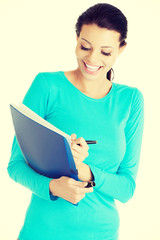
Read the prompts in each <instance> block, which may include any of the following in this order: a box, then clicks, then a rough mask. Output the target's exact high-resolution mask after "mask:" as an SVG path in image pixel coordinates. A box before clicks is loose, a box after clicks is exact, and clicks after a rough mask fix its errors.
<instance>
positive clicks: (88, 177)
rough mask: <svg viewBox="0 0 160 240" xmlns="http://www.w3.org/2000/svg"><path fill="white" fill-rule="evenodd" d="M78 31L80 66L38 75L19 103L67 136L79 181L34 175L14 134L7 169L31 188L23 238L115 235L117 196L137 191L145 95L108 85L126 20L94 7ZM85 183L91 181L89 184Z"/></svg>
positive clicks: (88, 239) (109, 239)
mask: <svg viewBox="0 0 160 240" xmlns="http://www.w3.org/2000/svg"><path fill="white" fill-rule="evenodd" d="M76 33H77V47H76V57H77V62H78V67H77V69H76V70H73V71H68V72H63V71H59V72H49V73H47V72H45V73H39V74H38V75H37V76H36V77H35V79H34V81H33V83H32V85H31V87H30V89H29V90H28V92H27V94H26V96H25V98H24V100H23V103H24V104H25V105H27V106H28V107H29V108H31V109H32V110H33V111H35V112H36V113H38V114H39V115H40V116H41V117H43V118H45V119H46V120H47V121H49V122H50V123H52V124H53V125H55V126H56V127H58V128H59V129H61V130H62V131H64V132H66V133H68V134H70V135H71V137H72V144H71V150H72V154H73V157H74V160H75V163H76V167H77V170H78V177H79V179H80V180H81V181H76V180H74V179H71V178H69V177H64V176H63V177H61V178H58V179H50V178H47V177H44V176H41V175H39V174H38V173H36V172H35V171H33V170H32V169H31V168H30V167H29V166H28V165H27V164H26V162H25V160H24V158H23V155H22V154H21V151H20V149H19V147H18V144H17V141H16V138H15V139H14V143H13V147H12V155H11V158H10V162H9V165H8V173H9V175H10V177H11V178H12V179H14V180H15V181H16V182H19V183H20V184H22V185H24V186H25V187H27V188H29V189H30V190H31V191H32V193H33V194H32V198H31V202H30V205H29V207H28V210H27V213H26V218H25V222H24V225H23V227H22V229H21V231H20V234H19V239H20V240H35V239H37V240H42V239H43V240H44V239H45V240H53V239H56V240H62V239H65V240H67V239H76V240H103V239H105V240H117V239H118V235H119V234H118V232H119V216H118V212H117V208H116V205H115V199H116V200H119V201H121V202H123V203H125V202H127V201H128V200H129V199H130V198H131V197H132V196H133V193H134V190H135V180H136V175H137V170H138V164H139V158H140V149H141V142H142V133H143V118H144V117H143V116H144V113H143V112H144V111H143V109H144V106H143V95H142V93H141V92H140V91H139V90H138V89H137V88H133V87H129V86H126V85H121V84H118V83H113V82H111V77H112V74H111V73H112V66H113V64H114V62H115V61H116V59H117V57H118V56H119V55H120V54H121V53H122V52H123V50H124V49H125V47H126V41H125V40H126V37H127V20H126V17H125V16H124V15H123V13H122V12H121V11H120V10H119V9H117V8H116V7H114V6H112V5H109V4H96V5H94V6H93V7H91V8H89V9H87V10H86V11H85V12H84V13H82V15H81V16H80V17H79V18H78V21H77V24H76ZM85 139H91V140H97V144H96V145H90V146H88V145H87V143H86V141H85ZM78 144H79V145H78ZM88 181H95V184H96V185H95V186H94V187H89V188H86V185H87V183H88ZM71 203H79V204H78V206H75V205H73V204H71Z"/></svg>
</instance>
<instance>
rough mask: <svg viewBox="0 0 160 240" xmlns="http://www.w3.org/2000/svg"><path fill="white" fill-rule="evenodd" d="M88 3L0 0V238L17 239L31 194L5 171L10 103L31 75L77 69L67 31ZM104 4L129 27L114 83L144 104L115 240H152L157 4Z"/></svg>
mask: <svg viewBox="0 0 160 240" xmlns="http://www.w3.org/2000/svg"><path fill="white" fill-rule="evenodd" d="M101 2H105V1H101ZM95 3H98V2H97V1H89V0H81V1H76V0H75V1H72V0H67V1H65V0H64V1H61V0H59V1H56V2H55V1H54V0H52V1H51V0H45V1H42V0H26V1H24V0H14V1H11V0H1V1H0V82H1V85H0V114H1V117H0V121H1V122H0V123H1V124H0V141H1V142H0V194H1V195H0V239H3V240H12V239H13V240H14V239H16V238H17V236H18V233H19V231H20V228H21V226H22V224H23V220H24V216H25V211H26V208H27V206H28V204H29V200H30V195H31V192H30V191H29V190H28V189H26V188H24V187H22V186H21V185H19V184H17V183H15V182H14V181H13V180H11V179H10V178H9V176H8V174H7V170H6V168H7V165H8V161H9V157H10V150H11V145H12V140H13V134H14V130H13V125H12V120H11V115H10V111H9V103H11V102H17V101H21V100H22V99H23V97H24V94H25V93H26V91H27V90H28V88H29V86H30V84H31V82H32V80H33V78H34V77H35V75H36V74H37V73H38V72H43V71H58V70H71V69H74V68H75V67H76V66H77V63H76V58H75V53H74V51H75V46H76V35H75V30H74V25H75V23H76V20H77V18H78V16H79V15H80V14H81V13H82V12H83V11H84V10H86V9H87V8H88V7H90V6H91V5H93V4H95ZM108 3H111V4H113V5H115V6H117V7H118V8H120V9H121V10H122V11H123V12H124V14H125V15H126V16H127V18H128V21H129V33H128V41H127V42H128V46H127V48H126V50H125V52H124V53H123V54H122V55H121V56H120V58H119V59H118V60H117V62H116V64H115V66H114V70H115V75H116V76H115V80H114V82H117V83H122V84H127V85H130V86H135V87H138V88H139V89H140V90H141V91H142V92H143V95H144V99H145V128H144V135H143V144H142V151H141V160H140V166H139V172H138V177H137V187H136V191H135V194H134V197H133V198H132V199H131V200H130V201H129V202H128V203H125V204H122V203H120V202H118V201H117V205H118V209H119V213H120V219H121V225H120V240H135V239H136V240H142V239H145V240H159V239H160V176H159V168H160V153H159V150H160V141H159V136H160V92H159V91H160V90H159V89H160V77H159V68H160V66H159V63H160V61H159V57H160V48H159V44H160V36H159V35H160V33H159V23H160V18H159V12H160V3H159V1H158V0H157V1H156V0H152V1H147V0H134V1H127V0H120V1H116V0H115V1H112V0H110V1H108ZM37 240H38V239H37ZM84 240H85V239H84ZM87 240H88V239H87Z"/></svg>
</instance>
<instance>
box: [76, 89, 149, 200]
mask: <svg viewBox="0 0 160 240" xmlns="http://www.w3.org/2000/svg"><path fill="white" fill-rule="evenodd" d="M143 126H144V101H143V95H142V93H141V92H140V91H139V90H138V89H135V93H134V96H133V101H132V105H131V111H130V115H129V118H128V121H127V123H126V127H125V136H126V152H125V156H124V158H123V160H122V162H121V164H120V166H119V168H118V170H117V172H116V173H115V174H112V173H109V172H107V171H105V170H103V169H100V168H98V167H96V166H94V165H92V164H89V166H88V165H86V164H85V163H81V164H80V165H79V169H78V172H79V176H80V177H81V178H82V179H83V181H88V180H89V179H90V178H91V176H92V175H91V173H92V174H93V179H91V180H94V181H95V183H96V186H95V187H94V189H95V191H97V192H98V193H99V194H101V196H103V197H104V198H105V196H109V197H112V198H113V199H116V200H119V201H121V202H123V203H124V202H127V201H128V200H129V199H130V198H131V197H132V196H133V194H134V191H135V186H136V183H135V181H136V176H137V171H138V165H139V159H140V151H141V143H142V135H143ZM84 173H85V174H84ZM85 175H86V176H85Z"/></svg>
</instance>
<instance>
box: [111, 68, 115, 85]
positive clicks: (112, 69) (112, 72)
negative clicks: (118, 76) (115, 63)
mask: <svg viewBox="0 0 160 240" xmlns="http://www.w3.org/2000/svg"><path fill="white" fill-rule="evenodd" d="M110 70H111V72H112V74H111V76H112V75H113V77H112V79H111V82H112V81H113V79H114V70H113V68H111V69H110Z"/></svg>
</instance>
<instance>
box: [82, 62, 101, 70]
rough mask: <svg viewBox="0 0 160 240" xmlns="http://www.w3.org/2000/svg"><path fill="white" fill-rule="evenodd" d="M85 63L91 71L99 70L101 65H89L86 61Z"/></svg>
mask: <svg viewBox="0 0 160 240" xmlns="http://www.w3.org/2000/svg"><path fill="white" fill-rule="evenodd" d="M85 65H86V67H87V68H88V69H89V70H91V71H97V70H98V69H99V68H100V67H95V66H91V65H88V64H86V63H85Z"/></svg>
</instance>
